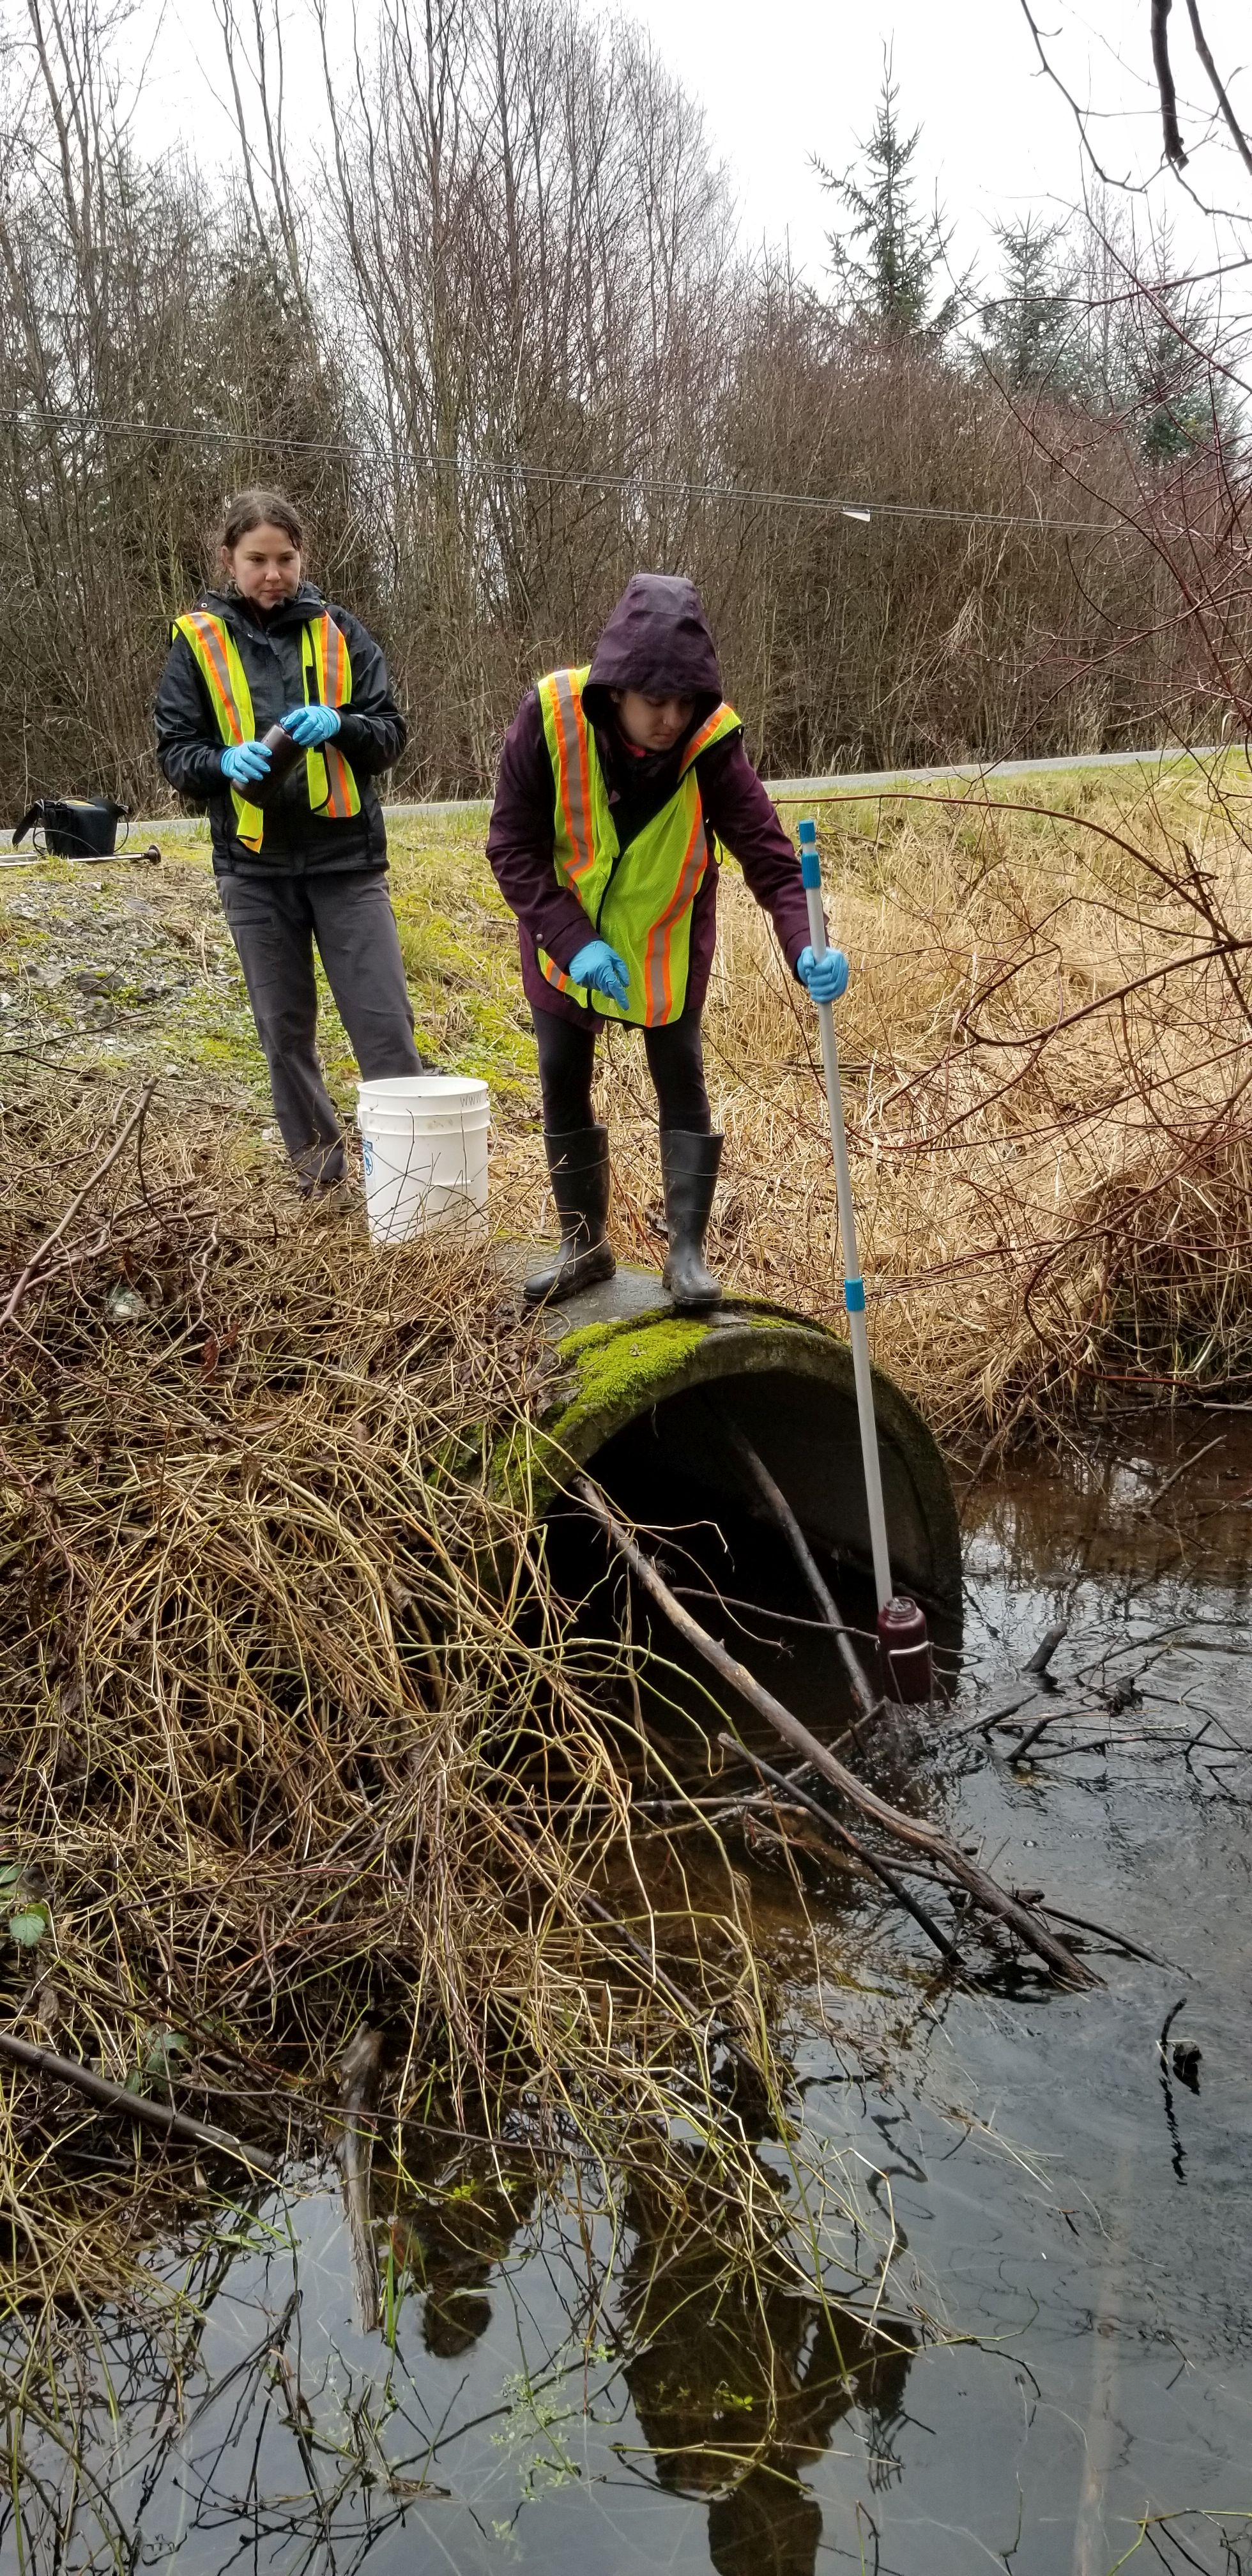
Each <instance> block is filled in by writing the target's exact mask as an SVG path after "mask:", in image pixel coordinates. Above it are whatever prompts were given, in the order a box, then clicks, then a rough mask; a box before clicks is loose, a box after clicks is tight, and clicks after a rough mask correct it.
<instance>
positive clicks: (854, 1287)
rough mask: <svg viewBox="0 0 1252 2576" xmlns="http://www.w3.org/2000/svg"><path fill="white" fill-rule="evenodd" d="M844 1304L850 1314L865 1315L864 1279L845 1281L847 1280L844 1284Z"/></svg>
mask: <svg viewBox="0 0 1252 2576" xmlns="http://www.w3.org/2000/svg"><path fill="white" fill-rule="evenodd" d="M843 1302H844V1305H845V1306H846V1307H847V1310H848V1313H849V1314H850V1315H863V1314H864V1312H865V1282H864V1280H863V1279H845V1280H844V1283H843Z"/></svg>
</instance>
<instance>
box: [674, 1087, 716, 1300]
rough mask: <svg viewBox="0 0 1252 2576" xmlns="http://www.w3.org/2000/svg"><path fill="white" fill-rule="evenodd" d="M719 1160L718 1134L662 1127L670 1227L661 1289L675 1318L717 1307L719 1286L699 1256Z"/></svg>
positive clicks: (701, 1253) (710, 1210)
mask: <svg viewBox="0 0 1252 2576" xmlns="http://www.w3.org/2000/svg"><path fill="white" fill-rule="evenodd" d="M721 1161H722V1140H721V1137H720V1136H697V1135H695V1134H694V1133H693V1132H692V1131H691V1130H690V1129H688V1128H685V1127H663V1128H662V1129H661V1176H662V1179H663V1180H664V1183H665V1222H666V1224H667V1225H668V1227H669V1253H668V1256H667V1259H666V1263H665V1268H664V1270H663V1271H662V1273H661V1285H662V1287H664V1288H668V1290H669V1293H670V1295H671V1297H672V1298H673V1300H674V1304H675V1305H676V1306H677V1308H678V1310H679V1313H680V1314H698V1313H699V1312H700V1310H701V1308H703V1307H705V1306H719V1305H720V1304H721V1298H722V1292H721V1288H720V1286H719V1283H718V1281H717V1280H716V1279H715V1278H714V1276H713V1273H712V1271H711V1270H710V1269H709V1267H708V1265H707V1263H706V1261H705V1258H704V1238H705V1235H706V1234H707V1232H708V1224H709V1218H710V1216H711V1215H712V1213H713V1197H714V1193H715V1191H716V1189H717V1175H718V1172H719V1170H720V1169H721Z"/></svg>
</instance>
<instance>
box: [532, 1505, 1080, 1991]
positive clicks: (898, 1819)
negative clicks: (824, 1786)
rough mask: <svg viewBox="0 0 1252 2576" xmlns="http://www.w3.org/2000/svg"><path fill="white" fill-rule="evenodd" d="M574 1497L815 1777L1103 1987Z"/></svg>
mask: <svg viewBox="0 0 1252 2576" xmlns="http://www.w3.org/2000/svg"><path fill="white" fill-rule="evenodd" d="M573 1490H574V1492H575V1493H576V1494H577V1496H578V1498H579V1501H580V1502H582V1503H584V1504H585V1505H586V1508H587V1510H588V1511H589V1512H590V1513H591V1514H592V1516H593V1518H594V1519H596V1520H598V1521H599V1523H600V1526H601V1528H602V1529H604V1530H606V1531H607V1532H608V1535H609V1537H610V1538H611V1539H612V1541H613V1544H614V1546H615V1547H616V1548H617V1549H618V1550H619V1552H620V1554H621V1555H622V1556H624V1557H625V1559H626V1562H627V1564H628V1565H629V1566H630V1567H631V1568H632V1569H633V1571H634V1573H635V1574H636V1575H637V1577H638V1579H639V1581H640V1583H642V1585H643V1587H644V1590H645V1591H646V1592H648V1593H650V1594H651V1596H652V1599H653V1600H654V1601H655V1602H657V1604H658V1605H659V1607H660V1608H661V1609H662V1610H664V1612H665V1614H666V1616H667V1618H668V1619H669V1620H670V1621H671V1622H672V1624H673V1626H674V1627H675V1628H676V1629H677V1630H678V1633H679V1635H680V1637H684V1638H685V1639H686V1640H687V1643H688V1644H689V1645H690V1646H693V1647H694V1648H695V1650H696V1652H697V1654H699V1655H702V1656H703V1657H704V1660H705V1662H706V1663H709V1664H711V1665H712V1666H713V1669H714V1671H715V1672H716V1673H719V1674H720V1676H721V1678H722V1680H723V1681H724V1682H727V1683H729V1685H730V1688H731V1689H732V1690H733V1691H736V1692H737V1693H738V1695H739V1697H740V1698H741V1699H743V1700H746V1701H747V1704H748V1706H749V1708H752V1709H755V1710H756V1712H757V1715H758V1716H760V1717H763V1718H764V1719H765V1720H766V1723H767V1724H768V1725H770V1726H772V1727H773V1728H774V1730H775V1733H776V1734H778V1735H781V1737H782V1738H783V1741H784V1743H786V1744H790V1745H791V1746H793V1747H794V1750H795V1751H796V1752H797V1753H802V1754H803V1755H804V1757H805V1759H806V1761H808V1762H811V1763H812V1764H813V1767H814V1769H815V1770H817V1771H820V1772H821V1773H822V1775H823V1777H824V1778H825V1779H827V1780H829V1781H830V1783H831V1785H832V1787H833V1788H836V1789H838V1790H840V1791H841V1793H842V1795H843V1796H844V1797H845V1798H847V1799H848V1800H849V1802H850V1803H851V1805H852V1806H854V1807H858V1808H859V1809H860V1811H861V1814H862V1815H863V1816H868V1817H869V1819H870V1822H871V1823H872V1824H875V1825H879V1826H881V1827H882V1829H883V1831H884V1832H885V1833H888V1834H890V1835H891V1836H892V1838H893V1839H894V1840H895V1841H897V1842H902V1843H907V1844H909V1845H911V1847H912V1848H913V1849H914V1850H915V1851H924V1852H928V1853H929V1854H930V1857H931V1858H932V1860H935V1861H937V1862H939V1863H940V1864H941V1866H942V1867H943V1868H944V1869H946V1870H947V1872H948V1874H949V1876H950V1877H952V1878H955V1879H956V1880H957V1881H958V1883H959V1885H960V1886H962V1887H964V1888H965V1889H966V1890H967V1892H968V1894H969V1895H970V1896H972V1897H973V1898H974V1900H975V1902H976V1903H977V1904H978V1905H980V1906H981V1907H982V1909H983V1911H984V1913H987V1914H991V1915H994V1916H995V1917H996V1918H997V1919H998V1920H999V1921H1000V1922H1002V1923H1006V1924H1007V1925H1008V1926H1009V1928H1010V1930H1011V1931H1013V1932H1015V1933H1016V1934H1017V1937H1018V1939H1019V1940H1020V1941H1021V1942H1022V1943H1023V1944H1024V1945H1025V1947H1026V1948H1027V1949H1029V1950H1033V1951H1034V1952H1035V1954H1036V1956H1037V1957H1038V1958H1040V1959H1042V1960H1044V1961H1045V1963H1046V1965H1047V1966H1048V1967H1049V1968H1051V1969H1052V1971H1053V1973H1054V1975H1056V1976H1058V1977H1060V1978H1062V1979H1063V1980H1064V1982H1065V1983H1066V1984H1067V1985H1071V1986H1079V1987H1082V1986H1093V1985H1099V1984H1100V1982H1101V1980H1100V1979H1099V1978H1098V1977H1097V1976H1096V1975H1095V1974H1094V1972H1093V1971H1092V1970H1091V1969H1089V1968H1085V1967H1084V1966H1083V1964H1082V1962H1081V1960H1079V1959H1076V1958H1075V1956H1074V1953H1073V1951H1072V1950H1068V1949H1067V1948H1066V1946H1065V1944H1064V1942H1063V1941H1059V1940H1058V1939H1057V1937H1056V1935H1055V1933H1053V1932H1050V1931H1049V1929H1048V1926H1047V1924H1046V1923H1044V1922H1043V1921H1041V1919H1040V1917H1039V1916H1038V1915H1037V1914H1036V1913H1034V1912H1033V1911H1032V1910H1031V1909H1030V1908H1029V1907H1028V1906H1025V1905H1020V1904H1018V1902H1017V1900H1016V1898H1015V1897H1012V1896H1010V1895H1009V1894H1008V1893H1007V1891H1006V1890H1005V1889H1004V1888H1002V1887H1001V1886H1000V1885H999V1884H998V1882H997V1880H995V1879H994V1878H990V1877H988V1875H987V1872H986V1871H985V1870H982V1869H979V1868H978V1866H977V1864H976V1863H975V1862H974V1861H972V1860H970V1859H969V1857H968V1855H967V1854H966V1853H965V1852H963V1851H962V1850H961V1849H960V1847H959V1845H958V1844H956V1843H954V1842H951V1841H949V1839H948V1836H947V1835H946V1834H945V1833H941V1832H940V1830H939V1828H938V1827H937V1826H935V1825H928V1824H924V1823H923V1822H922V1821H921V1819H920V1818H919V1817H917V1816H906V1815H905V1814H904V1813H903V1811H902V1809H901V1808H899V1807H893V1806H891V1805H890V1804H889V1803H888V1801H887V1800H886V1799H885V1798H880V1797H879V1796H878V1794H877V1792H876V1791H875V1790H873V1789H870V1788H867V1787H866V1784H865V1782H864V1781H863V1780H860V1779H858V1778H857V1775H856V1773H855V1771H849V1769H848V1767H847V1764H846V1763H844V1762H840V1761H838V1760H837V1759H836V1757H835V1755H834V1754H833V1753H828V1752H827V1750H826V1747H825V1745H824V1744H822V1743H821V1742H820V1741H819V1739H818V1737H817V1736H816V1735H811V1734H810V1733H809V1730H808V1728H807V1726H802V1725H801V1723H800V1720H799V1718H798V1717H793V1716H792V1713H791V1710H790V1709H789V1708H785V1707H784V1706H783V1703H782V1701H781V1700H778V1699H775V1698H774V1695H773V1693H772V1691H767V1690H766V1689H765V1688H764V1687H763V1685H762V1684H761V1683H760V1682H758V1681H757V1680H756V1678H755V1676H754V1675H753V1674H752V1673H750V1672H749V1671H748V1668H747V1666H746V1664H741V1663H739V1662H737V1661H736V1658H735V1657H734V1656H733V1655H731V1654H728V1653H727V1651H726V1648H725V1647H724V1646H722V1645H719V1644H718V1641H717V1639H716V1637H711V1636H710V1635H709V1632H708V1629H707V1628H702V1627H701V1625H700V1622H699V1620H698V1619H693V1618H692V1616H691V1613H690V1611H689V1610H684V1608H683V1606H682V1603H681V1601H678V1600H676V1599H675V1597H674V1594H673V1593H672V1592H671V1590H670V1588H669V1585H668V1584H667V1583H666V1582H665V1581H664V1579H663V1577H662V1576H661V1575H659V1574H658V1573H657V1570H656V1567H655V1566H654V1565H653V1563H652V1561H651V1559H650V1558H649V1557H647V1556H645V1554H644V1552H643V1550H642V1548H640V1547H638V1546H637V1545H636V1543H635V1541H634V1539H632V1538H631V1537H630V1536H629V1534H628V1532H627V1531H626V1530H625V1529H623V1527H622V1524H621V1522H620V1521H619V1520H618V1519H617V1518H616V1517H615V1515H614V1514H613V1512H612V1511H610V1509H609V1506H608V1504H607V1503H606V1502H605V1501H604V1499H603V1497H602V1496H601V1495H600V1494H599V1493H597V1491H596V1488H595V1486H594V1485H593V1484H591V1482H590V1481H589V1479H588V1478H587V1477H586V1476H577V1477H575V1479H574V1485H573Z"/></svg>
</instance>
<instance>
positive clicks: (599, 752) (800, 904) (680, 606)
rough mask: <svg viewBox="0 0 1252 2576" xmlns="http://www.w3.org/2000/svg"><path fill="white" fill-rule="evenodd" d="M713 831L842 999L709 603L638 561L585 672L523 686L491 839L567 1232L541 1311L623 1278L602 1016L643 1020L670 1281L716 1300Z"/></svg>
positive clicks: (804, 960)
mask: <svg viewBox="0 0 1252 2576" xmlns="http://www.w3.org/2000/svg"><path fill="white" fill-rule="evenodd" d="M715 841H721V842H723V843H724V844H725V846H726V848H727V849H728V850H730V851H731V852H732V853H733V855H734V857H735V858H737V859H738V861H739V864H740V866H741V868H742V869H743V873H744V876H745V878H746V879H747V882H748V885H749V886H750V888H751V890H752V892H753V894H754V895H755V896H756V899H757V902H758V903H759V904H763V905H764V907H765V909H766V910H767V911H768V912H769V914H770V915H771V918H772V920H773V923H774V928H775V930H776V931H777V933H778V939H779V943H780V946H781V947H782V950H783V954H784V956H785V957H786V960H787V963H788V965H789V966H790V967H791V969H792V971H793V973H794V974H795V975H796V976H797V977H798V978H799V980H800V981H801V982H802V983H803V984H804V985H805V986H806V988H807V990H808V992H809V993H810V994H811V995H812V997H813V999H814V1000H815V1001H818V1002H826V1001H834V1000H835V999H837V997H838V995H839V994H840V993H842V992H843V990H844V987H845V986H846V984H847V980H848V966H847V960H846V958H845V957H843V956H841V955H840V954H839V952H838V951H837V950H832V951H829V952H828V953H827V954H826V955H825V956H823V957H822V958H821V959H820V960H819V959H818V958H817V956H816V955H815V953H814V951H813V949H812V948H811V947H810V945H809V925H808V912H807V907H806V903H805V896H804V889H803V885H802V881H801V876H800V867H799V862H798V860H797V858H796V855H795V851H794V850H793V848H792V846H791V843H790V841H789V839H788V837H787V834H786V833H785V832H784V830H783V828H782V825H781V823H780V822H779V820H778V816H777V814H776V813H775V811H774V808H773V806H772V805H771V803H770V800H769V797H768V796H767V795H766V792H765V789H764V788H763V786H762V785H761V781H760V779H759V778H758V777H757V774H756V771H755V770H754V768H753V767H752V763H751V761H750V760H749V759H748V756H747V753H746V752H745V750H744V748H743V727H742V725H741V724H740V722H739V718H738V716H737V715H736V714H735V712H734V709H733V708H732V707H728V706H726V705H725V704H724V702H723V699H722V682H721V674H720V672H719V670H718V666H717V652H716V648H715V646H714V643H713V638H712V636H711V635H710V633H709V629H708V625H707V623H706V620H705V615H704V610H703V608H702V607H701V605H700V599H699V595H698V593H697V592H696V590H695V589H694V588H693V587H692V584H691V583H690V582H689V581H681V580H678V579H675V578H673V577H671V576H670V575H668V574H663V573H636V575H635V577H634V580H633V581H632V582H630V583H629V584H628V586H627V588H626V590H625V592H624V593H623V595H622V597H621V599H620V600H619V601H618V603H617V606H616V608H615V609H614V611H613V614H612V616H611V617H610V619H609V622H608V624H607V626H606V627H605V629H604V632H603V634H602V635H601V637H600V641H599V643H598V644H597V646H596V649H595V653H594V655H593V657H592V661H591V663H590V665H589V667H588V668H586V669H583V670H570V671H551V672H549V673H548V675H547V677H546V679H543V680H541V681H540V682H539V683H538V686H537V687H536V688H534V689H531V690H530V691H529V693H528V694H527V696H526V697H525V698H523V700H522V703H521V706H520V708H519V710H518V713H517V715H516V716H515V718H514V720H513V724H512V726H511V728H510V731H509V734H508V737H507V739H506V742H505V745H504V750H503V753H502V755H501V760H500V772H499V777H498V780H497V783H496V799H495V806H494V809H493V811H492V816H491V828H490V831H489V833H488V837H487V855H488V858H489V859H490V861H491V865H492V867H493V869H494V871H495V874H496V878H497V881H498V883H499V886H500V889H501V892H502V893H503V895H504V898H505V901H506V902H507V903H508V905H509V906H510V908H511V910H512V911H513V912H514V913H516V915H517V920H518V927H519V931H520V935H521V946H522V980H523V983H524V985H525V989H526V997H527V1000H528V1001H529V1003H530V1005H531V1009H532V1012H533V1014H534V1022H535V1034H536V1037H537V1039H538V1042H539V1082H540V1088H541V1091H542V1094H543V1121H544V1132H545V1142H546V1145H547V1151H548V1169H549V1172H550V1174H551V1178H552V1195H553V1197H554V1199H555V1201H556V1208H557V1215H558V1217H559V1219H560V1226H561V1244H560V1250H559V1252H558V1254H557V1258H556V1260H555V1262H554V1263H552V1264H550V1265H549V1266H548V1267H547V1268H546V1269H543V1270H539V1271H536V1272H535V1273H534V1275H533V1277H531V1278H530V1279H528V1280H527V1282H526V1295H527V1296H528V1297H529V1298H530V1299H531V1300H532V1302H534V1303H538V1302H539V1300H540V1299H557V1298H561V1297H569V1296H572V1295H573V1294H574V1292H575V1290H576V1289H579V1288H584V1287H590V1286H591V1285H592V1283H593V1282H594V1281H595V1280H597V1279H608V1278H611V1277H612V1274H613V1266H614V1265H613V1255H612V1253H611V1251H610V1250H609V1246H608V1243H607V1240H606V1237H605V1226H606V1223H607V1219H608V1210H609V1153H608V1132H607V1129H605V1128H604V1127H600V1126H597V1125H596V1123H595V1113H594V1110H593V1108H592V1099H591V1080H592V1071H593V1067H594V1062H595V1047H596V1036H597V1033H598V1031H599V1030H600V1029H601V1028H602V1027H603V1025H604V1022H605V1020H606V1019H614V1020H625V1021H628V1022H633V1023H634V1024H635V1026H637V1027H640V1028H642V1030H643V1040H644V1045H645V1048H646V1050H647V1057H648V1070H649V1072H650V1074H651V1076H652V1080H653V1083H654V1085H655V1087H656V1093H657V1100H658V1105H659V1109H660V1127H661V1172H662V1177H663V1180H664V1184H665V1214H666V1221H667V1224H668V1229H669V1255H668V1258H667V1260H666V1264H665V1285H666V1287H667V1288H668V1289H669V1291H670V1293H671V1295H672V1297H673V1299H674V1303H675V1305H676V1306H679V1307H683V1308H687V1309H693V1310H694V1309H699V1308H701V1307H706V1306H712V1305H715V1304H716V1303H717V1300H718V1298H719V1296H720V1294H721V1291H720V1289H719V1287H718V1284H717V1281H716V1279H715V1278H714V1277H713V1276H712V1273H711V1272H710V1271H709V1269H708V1268H707V1266H706V1264H705V1260H704V1238H705V1234H706V1232H707V1229H708V1222H709V1217H710V1215H711V1213H712V1207H713V1195H714V1192H715V1190H716V1187H717V1175H718V1169H719V1166H720V1163H721V1153H722V1139H721V1137H720V1136H715V1135H713V1134H712V1132H711V1130H712V1124H713V1122H712V1117H711V1115H710V1111H709V1099H708V1093H707V1091H706V1090H705V1087H704V1068H703V1058H702V1052H701V1045H700V1014H701V1011H702V1010H703V1007H704V997H705V993H706V991H707V989H708V981H709V970H710V968H711V966H712V963H713V948H714V942H715V938H716V907H717V865H716V859H715V853H714V843H715Z"/></svg>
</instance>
